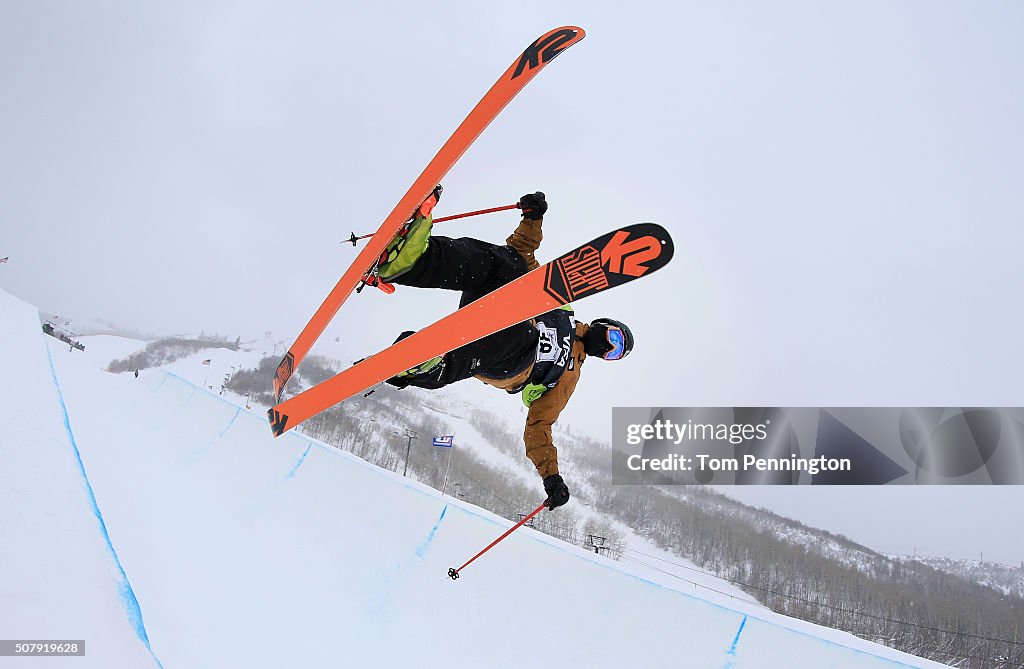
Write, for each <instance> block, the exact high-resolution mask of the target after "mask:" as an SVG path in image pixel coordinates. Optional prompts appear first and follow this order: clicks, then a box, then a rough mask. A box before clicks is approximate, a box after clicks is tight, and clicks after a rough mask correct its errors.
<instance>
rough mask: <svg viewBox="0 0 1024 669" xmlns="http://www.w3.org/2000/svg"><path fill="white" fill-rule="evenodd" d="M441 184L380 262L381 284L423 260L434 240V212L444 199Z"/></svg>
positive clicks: (378, 262) (389, 247) (378, 271)
mask: <svg viewBox="0 0 1024 669" xmlns="http://www.w3.org/2000/svg"><path fill="white" fill-rule="evenodd" d="M441 191H442V188H441V186H440V184H439V185H438V186H437V187H436V188H434V190H433V192H431V193H430V195H429V196H428V197H427V199H426V200H424V201H423V203H422V204H421V205H420V206H419V207H417V208H416V212H415V213H414V214H413V217H412V218H411V219H410V220H409V222H408V223H406V224H405V225H403V226H402V229H401V230H399V231H398V234H397V235H395V237H394V238H393V239H392V240H391V241H390V242H388V245H387V247H385V249H384V253H382V254H381V256H380V260H378V261H377V272H376V275H377V277H378V278H379V279H380V280H381V281H385V282H387V281H391V280H392V279H395V278H397V277H399V276H401V275H403V274H405V273H406V272H408V271H409V270H410V269H412V267H413V265H415V264H416V261H417V260H419V259H420V256H422V255H423V253H424V251H426V250H427V244H428V243H429V241H430V228H431V226H432V225H433V224H434V218H433V216H432V215H431V212H432V211H433V210H434V206H435V205H436V204H437V202H438V200H440V199H441Z"/></svg>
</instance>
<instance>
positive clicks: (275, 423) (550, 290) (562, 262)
mask: <svg viewBox="0 0 1024 669" xmlns="http://www.w3.org/2000/svg"><path fill="white" fill-rule="evenodd" d="M673 253H674V247H673V245H672V238H671V237H670V236H669V234H668V231H666V230H665V228H663V227H661V226H660V225H658V224H656V223H637V224H635V225H629V226H626V227H624V228H620V229H618V230H614V231H612V232H609V233H608V234H606V235H602V236H600V237H598V238H597V239H595V240H593V241H591V242H590V243H588V244H584V245H583V246H581V247H579V248H577V249H575V250H573V251H571V252H569V253H566V254H565V255H563V256H561V257H559V258H558V259H556V260H553V261H551V262H549V263H547V264H546V265H542V266H540V267H538V268H537V269H535V270H533V271H532V272H528V273H527V274H524V275H523V276H521V277H519V278H518V279H515V280H514V281H512V282H510V283H507V284H505V285H504V286H502V287H501V288H498V289H497V290H495V291H494V292H491V293H488V294H487V295H484V296H483V297H481V298H480V299H479V300H477V301H475V302H471V303H470V304H467V305H466V306H464V307H463V308H461V309H459V310H458V311H456V312H455V313H453V314H449V315H448V316H445V317H444V318H442V319H441V320H439V321H437V322H436V323H433V324H432V325H429V326H427V327H425V328H423V329H422V330H420V331H419V332H416V333H414V334H412V335H410V336H408V337H406V338H405V339H403V340H401V341H399V342H398V343H396V344H393V345H391V346H389V347H388V348H386V349H384V350H383V351H381V352H380V353H378V354H376V355H372V356H370V357H369V358H366V359H364V360H362V361H361V362H360V363H359V364H358V365H355V366H353V367H350V368H349V369H346V370H345V371H344V372H342V373H340V374H338V375H336V376H334V377H333V378H330V379H328V380H327V381H324V382H323V383H321V384H319V385H317V386H314V387H312V388H310V389H309V390H306V391H305V392H302V393H299V394H298V395H296V396H295V397H292V398H291V399H289V400H286V401H284V402H282V403H280V404H278V405H277V406H275V407H273V408H272V409H270V411H269V412H268V416H269V418H270V423H271V429H272V430H273V432H274V434H275V436H276V435H280V434H282V433H283V432H285V431H287V430H290V429H291V428H293V427H295V426H296V425H298V424H299V423H301V422H302V421H304V420H306V419H308V418H311V417H312V416H315V415H316V414H318V413H320V412H321V411H324V410H325V409H328V408H330V407H331V406H334V405H335V404H337V403H339V402H342V401H344V400H346V399H348V398H349V397H352V396H354V395H356V394H358V393H360V392H363V391H365V390H367V389H368V388H370V387H372V386H374V385H376V384H378V383H380V382H382V381H384V380H385V379H389V378H391V377H392V376H395V375H396V374H398V373H400V372H403V371H405V370H407V369H411V368H413V367H415V366H416V365H419V364H422V363H423V362H424V361H426V360H429V359H431V358H433V357H435V356H438V355H444V354H445V353H447V352H448V351H452V350H454V349H456V348H459V347H460V346H464V345H465V344H468V343H470V342H474V341H476V340H478V339H482V338H484V337H486V336H487V335H490V334H494V333H495V332H498V331H499V330H503V329H505V328H507V327H510V326H512V325H515V324H516V323H521V322H523V321H526V320H529V319H531V318H533V317H535V316H538V315H540V314H543V313H545V312H548V311H551V310H552V309H557V308H558V307H560V306H562V305H564V304H567V303H569V302H570V301H575V300H581V299H583V298H586V297H590V296H591V295H595V294H597V293H600V292H602V291H605V290H608V289H610V288H615V287H617V286H621V285H623V284H625V283H629V282H631V281H635V280H637V279H640V278H643V277H647V276H650V275H651V274H653V273H654V272H656V271H657V270H659V269H661V268H662V267H664V266H665V265H667V264H668V262H669V261H670V260H671V259H672V255H673Z"/></svg>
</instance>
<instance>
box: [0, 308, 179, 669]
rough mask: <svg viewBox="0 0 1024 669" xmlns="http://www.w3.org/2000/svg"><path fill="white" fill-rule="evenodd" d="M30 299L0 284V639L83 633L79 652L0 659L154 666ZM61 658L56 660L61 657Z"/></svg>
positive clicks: (6, 662) (3, 662)
mask: <svg viewBox="0 0 1024 669" xmlns="http://www.w3.org/2000/svg"><path fill="white" fill-rule="evenodd" d="M44 339H49V340H50V341H53V342H54V343H55V344H57V349H58V350H57V351H56V353H57V354H58V355H59V354H60V352H61V351H66V350H67V349H68V345H67V344H64V343H62V342H59V341H57V340H56V339H52V338H50V337H46V336H45V335H43V334H42V330H41V328H40V325H39V314H38V311H37V310H36V308H35V307H33V306H31V305H29V304H26V303H24V302H22V301H21V300H18V299H17V298H14V297H12V296H10V295H8V294H7V293H5V292H3V291H0V350H2V351H3V353H4V359H5V367H6V369H7V373H8V376H7V377H6V380H5V382H4V383H2V384H0V639H7V640H26V641H28V640H54V641H56V640H66V641H72V640H85V641H86V644H85V657H84V658H83V657H73V658H60V659H44V658H40V657H32V658H13V657H0V667H15V666H31V667H48V666H54V665H55V664H58V663H64V664H73V665H74V666H76V667H155V666H159V662H158V661H157V660H156V658H154V657H153V655H152V654H151V652H150V650H149V645H148V644H149V641H148V639H147V635H146V626H145V622H144V620H143V617H142V614H141V611H140V609H139V606H138V602H137V601H136V598H135V594H134V592H133V589H132V584H131V583H130V581H129V579H128V577H127V576H126V574H125V572H124V571H123V569H122V564H121V563H120V562H119V560H118V554H117V553H116V551H115V550H114V545H113V544H112V543H111V540H110V537H109V536H108V533H107V528H106V527H105V525H104V522H103V517H102V515H101V514H100V511H99V507H97V505H96V500H95V499H94V497H93V489H92V488H91V487H90V485H89V481H88V479H87V478H86V474H85V470H84V468H83V465H82V461H81V459H80V458H79V451H78V449H77V446H76V443H75V438H74V434H73V432H72V430H71V428H70V424H69V422H68V417H67V414H66V413H65V409H64V400H63V398H62V397H61V392H60V388H59V386H58V383H57V378H56V376H55V375H54V371H53V366H52V364H51V360H50V354H49V351H48V350H47V345H46V343H45V342H44ZM61 666H63V664H61Z"/></svg>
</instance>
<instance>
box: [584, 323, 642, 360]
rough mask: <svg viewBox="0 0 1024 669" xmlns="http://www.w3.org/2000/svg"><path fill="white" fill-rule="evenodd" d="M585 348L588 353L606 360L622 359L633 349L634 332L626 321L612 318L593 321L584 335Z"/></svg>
mask: <svg viewBox="0 0 1024 669" xmlns="http://www.w3.org/2000/svg"><path fill="white" fill-rule="evenodd" d="M583 348H584V350H585V351H586V352H587V355H593V356H596V357H598V358H604V359H605V360H621V359H623V358H625V357H626V356H627V355H629V352H630V351H632V350H633V333H632V332H631V331H630V329H629V328H628V327H626V325H625V324H624V323H620V322H619V321H616V320H612V319H611V318H597V319H594V320H593V321H591V323H590V329H589V330H587V334H585V335H583Z"/></svg>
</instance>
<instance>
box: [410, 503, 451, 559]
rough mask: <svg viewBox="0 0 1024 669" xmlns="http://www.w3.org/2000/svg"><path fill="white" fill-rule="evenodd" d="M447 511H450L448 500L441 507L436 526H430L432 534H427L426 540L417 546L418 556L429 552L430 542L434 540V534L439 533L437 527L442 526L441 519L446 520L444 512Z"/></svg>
mask: <svg viewBox="0 0 1024 669" xmlns="http://www.w3.org/2000/svg"><path fill="white" fill-rule="evenodd" d="M446 513H448V504H447V502H446V503H445V505H444V508H443V509H441V516H440V517H439V518H438V519H437V522H436V523H434V526H433V527H432V528H430V534H428V535H427V538H426V540H424V542H423V543H422V544H420V545H419V546H417V547H416V555H417V556H418V557H423V556H424V555H426V554H427V549H428V548H430V544H431V543H432V542H433V541H434V535H435V534H437V528H438V527H440V526H441V521H442V520H444V514H446Z"/></svg>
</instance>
